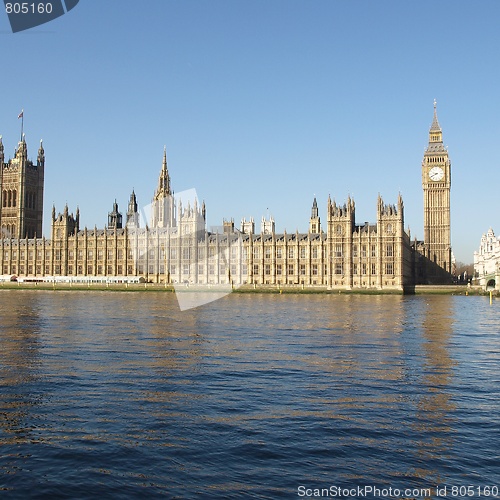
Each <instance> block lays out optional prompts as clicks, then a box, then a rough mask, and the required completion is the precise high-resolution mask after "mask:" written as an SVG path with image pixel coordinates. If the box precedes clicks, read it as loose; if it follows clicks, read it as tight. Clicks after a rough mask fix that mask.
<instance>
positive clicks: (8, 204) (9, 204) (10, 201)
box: [7, 189, 12, 207]
mask: <svg viewBox="0 0 500 500" xmlns="http://www.w3.org/2000/svg"><path fill="white" fill-rule="evenodd" d="M7 206H8V207H11V206H12V191H11V190H10V189H9V201H8V202H7Z"/></svg>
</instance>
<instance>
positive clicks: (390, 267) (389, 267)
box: [385, 262, 394, 274]
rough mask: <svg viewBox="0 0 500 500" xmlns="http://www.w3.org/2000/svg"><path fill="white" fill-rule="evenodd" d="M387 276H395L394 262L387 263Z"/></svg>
mask: <svg viewBox="0 0 500 500" xmlns="http://www.w3.org/2000/svg"><path fill="white" fill-rule="evenodd" d="M385 274H394V267H393V264H392V262H387V263H386V265H385Z"/></svg>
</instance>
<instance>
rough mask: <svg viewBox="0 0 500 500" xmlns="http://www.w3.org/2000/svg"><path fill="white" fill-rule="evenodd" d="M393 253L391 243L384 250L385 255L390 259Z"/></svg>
mask: <svg viewBox="0 0 500 500" xmlns="http://www.w3.org/2000/svg"><path fill="white" fill-rule="evenodd" d="M393 253H394V247H393V245H392V243H389V244H388V245H387V247H386V249H385V255H386V256H387V257H392V255H393Z"/></svg>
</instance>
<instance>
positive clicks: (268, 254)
mask: <svg viewBox="0 0 500 500" xmlns="http://www.w3.org/2000/svg"><path fill="white" fill-rule="evenodd" d="M264 252H265V254H264V257H265V258H266V259H270V258H271V247H266V248H265V250H264Z"/></svg>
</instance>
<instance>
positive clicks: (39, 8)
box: [5, 2, 52, 14]
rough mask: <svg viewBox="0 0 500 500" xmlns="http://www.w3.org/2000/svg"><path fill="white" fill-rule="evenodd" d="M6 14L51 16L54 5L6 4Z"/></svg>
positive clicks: (37, 3) (46, 3)
mask: <svg viewBox="0 0 500 500" xmlns="http://www.w3.org/2000/svg"><path fill="white" fill-rule="evenodd" d="M5 12H7V14H12V13H14V14H50V13H52V4H51V3H50V2H32V3H30V2H22V3H20V2H16V3H6V4H5Z"/></svg>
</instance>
